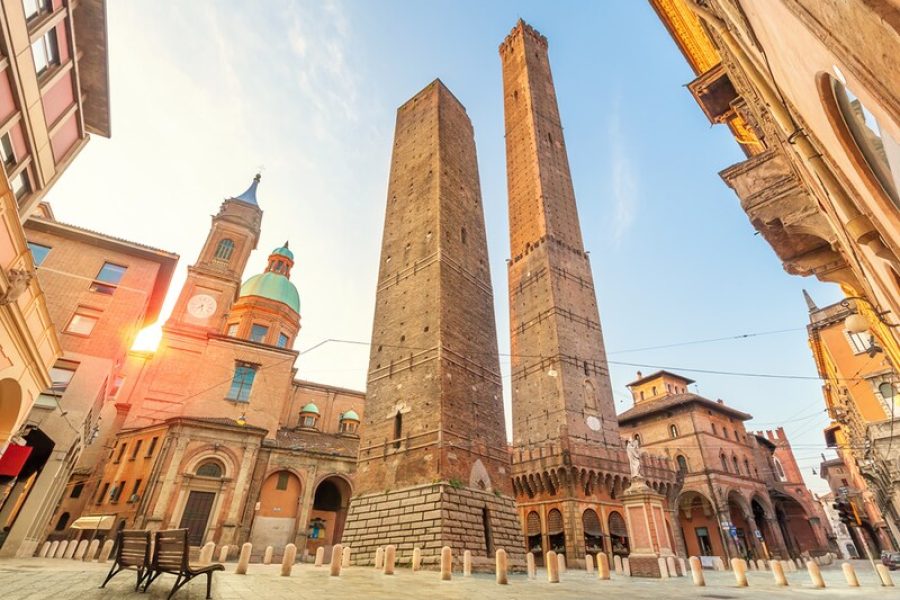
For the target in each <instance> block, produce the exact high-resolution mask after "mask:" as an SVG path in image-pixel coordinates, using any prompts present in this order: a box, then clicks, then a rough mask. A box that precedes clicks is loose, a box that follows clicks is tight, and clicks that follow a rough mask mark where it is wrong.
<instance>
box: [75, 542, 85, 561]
mask: <svg viewBox="0 0 900 600" xmlns="http://www.w3.org/2000/svg"><path fill="white" fill-rule="evenodd" d="M87 547H88V541H87V540H81V541H80V542H78V548H76V549H75V554H73V555H72V558H74V559H75V560H84V553H85V552H87Z"/></svg>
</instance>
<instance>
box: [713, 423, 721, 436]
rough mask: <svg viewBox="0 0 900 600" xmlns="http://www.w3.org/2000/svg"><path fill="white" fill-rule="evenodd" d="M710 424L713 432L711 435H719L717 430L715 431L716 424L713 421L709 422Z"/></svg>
mask: <svg viewBox="0 0 900 600" xmlns="http://www.w3.org/2000/svg"><path fill="white" fill-rule="evenodd" d="M711 425H712V432H713V435H719V432H718V431H716V424H715V423H711Z"/></svg>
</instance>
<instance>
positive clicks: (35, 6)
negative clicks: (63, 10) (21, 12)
mask: <svg viewBox="0 0 900 600" xmlns="http://www.w3.org/2000/svg"><path fill="white" fill-rule="evenodd" d="M22 8H24V9H25V20H26V21H30V20H32V19H33V18H35V17H37V16H38V15H40V14H41V13H43V12H49V11H50V0H22Z"/></svg>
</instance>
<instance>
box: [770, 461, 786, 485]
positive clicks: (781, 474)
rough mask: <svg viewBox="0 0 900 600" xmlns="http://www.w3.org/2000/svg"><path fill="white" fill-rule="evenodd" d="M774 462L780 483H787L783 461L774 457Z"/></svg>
mask: <svg viewBox="0 0 900 600" xmlns="http://www.w3.org/2000/svg"><path fill="white" fill-rule="evenodd" d="M772 461H773V462H774V463H775V477H776V479H778V481H787V476H786V475H785V474H784V467H782V466H781V461H780V460H778V458H776V457H774V456H773V457H772Z"/></svg>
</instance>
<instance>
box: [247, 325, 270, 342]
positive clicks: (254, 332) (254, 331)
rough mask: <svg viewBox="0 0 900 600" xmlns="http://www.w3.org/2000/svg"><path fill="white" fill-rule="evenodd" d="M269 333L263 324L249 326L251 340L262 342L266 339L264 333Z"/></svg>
mask: <svg viewBox="0 0 900 600" xmlns="http://www.w3.org/2000/svg"><path fill="white" fill-rule="evenodd" d="M268 333H269V328H268V327H266V326H265V325H257V324H256V323H254V324H253V327H251V328H250V341H251V342H262V341H263V340H265V339H266V335H268Z"/></svg>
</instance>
